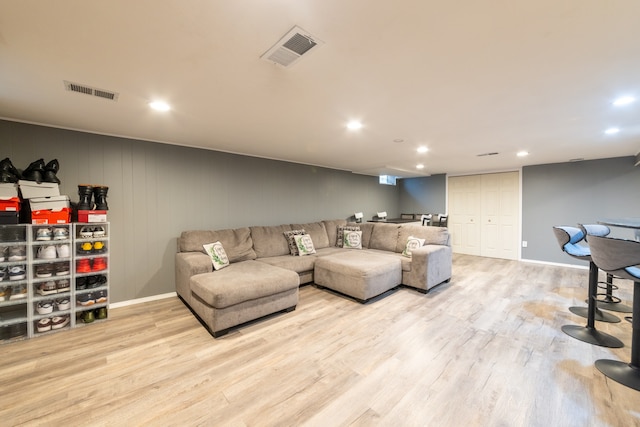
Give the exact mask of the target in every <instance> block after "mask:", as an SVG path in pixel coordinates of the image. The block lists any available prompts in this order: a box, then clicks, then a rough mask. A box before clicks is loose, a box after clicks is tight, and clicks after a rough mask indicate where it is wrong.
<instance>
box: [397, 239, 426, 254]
mask: <svg viewBox="0 0 640 427" xmlns="http://www.w3.org/2000/svg"><path fill="white" fill-rule="evenodd" d="M423 245H424V239H421V238H419V237H414V236H409V237H408V238H407V243H406V244H405V246H404V250H403V251H402V255H404V256H406V257H409V258H410V257H411V251H413V250H415V249H418V248H419V247H420V246H423Z"/></svg>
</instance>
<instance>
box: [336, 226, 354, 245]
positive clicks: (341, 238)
mask: <svg viewBox="0 0 640 427" xmlns="http://www.w3.org/2000/svg"><path fill="white" fill-rule="evenodd" d="M345 231H360V227H359V226H356V225H341V226H339V227H338V233H337V238H336V246H337V247H339V248H342V247H343V246H344V232H345Z"/></svg>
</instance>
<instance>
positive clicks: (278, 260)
mask: <svg viewBox="0 0 640 427" xmlns="http://www.w3.org/2000/svg"><path fill="white" fill-rule="evenodd" d="M315 256H316V255H308V256H291V255H280V256H271V257H267V258H258V259H257V260H256V261H258V262H263V263H265V264H269V265H273V266H275V267H280V268H285V269H287V270H291V271H295V272H296V273H304V272H305V271H311V270H313V266H314V264H315Z"/></svg>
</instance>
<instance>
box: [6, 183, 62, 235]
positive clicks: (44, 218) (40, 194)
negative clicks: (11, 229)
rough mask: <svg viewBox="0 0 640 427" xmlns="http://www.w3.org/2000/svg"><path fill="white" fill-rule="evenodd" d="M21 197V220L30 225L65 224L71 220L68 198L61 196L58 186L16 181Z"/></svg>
mask: <svg viewBox="0 0 640 427" xmlns="http://www.w3.org/2000/svg"><path fill="white" fill-rule="evenodd" d="M18 185H19V187H20V193H21V195H22V200H23V204H22V210H21V220H22V222H23V223H31V224H67V223H69V222H70V220H71V204H70V202H69V196H61V195H60V189H59V186H58V184H56V183H52V182H41V183H39V184H38V183H37V182H35V181H26V180H20V181H18Z"/></svg>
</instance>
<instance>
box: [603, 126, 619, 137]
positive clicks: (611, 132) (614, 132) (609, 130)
mask: <svg viewBox="0 0 640 427" xmlns="http://www.w3.org/2000/svg"><path fill="white" fill-rule="evenodd" d="M618 132H620V129H618V128H609V129H607V130H605V131H604V133H606V134H607V135H615V134H616V133H618Z"/></svg>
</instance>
